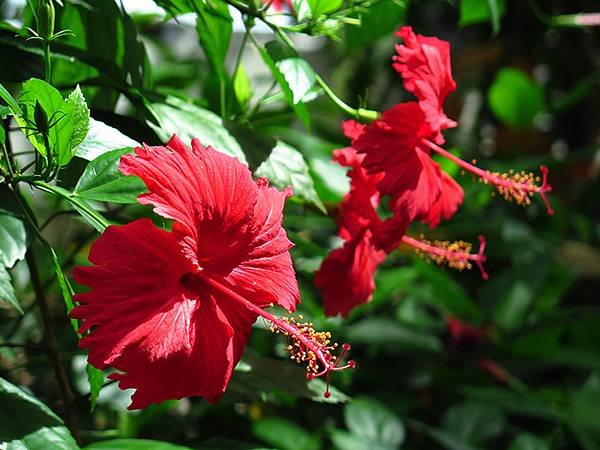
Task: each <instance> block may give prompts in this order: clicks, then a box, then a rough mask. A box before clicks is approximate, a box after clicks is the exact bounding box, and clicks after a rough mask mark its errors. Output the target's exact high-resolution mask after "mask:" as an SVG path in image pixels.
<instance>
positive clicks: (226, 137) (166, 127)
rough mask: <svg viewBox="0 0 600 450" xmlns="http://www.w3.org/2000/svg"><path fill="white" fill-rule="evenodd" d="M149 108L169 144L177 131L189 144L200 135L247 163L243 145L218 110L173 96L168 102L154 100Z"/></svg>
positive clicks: (160, 133)
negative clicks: (214, 110)
mask: <svg viewBox="0 0 600 450" xmlns="http://www.w3.org/2000/svg"><path fill="white" fill-rule="evenodd" d="M147 107H148V109H149V110H150V112H151V113H152V115H153V116H154V117H155V118H156V120H157V121H158V124H159V126H158V127H157V126H155V125H153V124H150V125H151V126H152V128H153V129H154V130H155V131H156V133H157V134H158V135H159V136H160V138H161V139H162V140H163V142H165V143H166V142H167V141H168V140H169V139H170V138H171V136H172V135H173V134H177V135H178V136H179V138H180V139H182V140H183V141H184V142H185V143H186V144H188V145H191V144H190V143H191V140H192V139H193V138H198V139H200V142H201V143H202V145H205V146H208V145H210V146H211V147H213V148H214V149H215V150H218V151H220V152H222V153H225V154H227V155H230V156H235V157H236V158H237V159H239V160H240V161H241V162H243V163H246V162H247V161H246V156H245V155H244V152H243V151H242V149H241V147H240V144H238V142H237V141H236V140H235V138H234V137H233V136H232V135H231V134H230V133H229V131H227V129H226V128H225V127H224V125H223V121H222V120H221V118H220V117H219V116H217V115H216V114H215V113H213V112H211V111H209V110H207V109H204V108H201V107H199V106H196V105H194V104H193V103H186V102H184V101H181V100H179V99H177V98H174V97H169V98H168V100H167V103H151V104H148V105H147Z"/></svg>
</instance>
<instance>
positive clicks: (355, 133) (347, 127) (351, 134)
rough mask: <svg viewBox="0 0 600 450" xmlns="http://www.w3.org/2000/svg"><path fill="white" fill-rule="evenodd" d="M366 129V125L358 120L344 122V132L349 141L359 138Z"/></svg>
mask: <svg viewBox="0 0 600 450" xmlns="http://www.w3.org/2000/svg"><path fill="white" fill-rule="evenodd" d="M365 127H366V125H364V124H362V123H359V122H357V121H356V120H345V121H343V122H342V132H343V133H344V136H346V137H347V138H348V139H356V138H358V137H359V136H360V135H361V134H362V133H363V131H365Z"/></svg>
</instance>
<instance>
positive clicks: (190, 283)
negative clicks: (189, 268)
mask: <svg viewBox="0 0 600 450" xmlns="http://www.w3.org/2000/svg"><path fill="white" fill-rule="evenodd" d="M179 285H180V286H181V287H183V289H184V290H185V291H186V292H187V293H189V294H191V295H198V294H200V293H201V292H202V291H206V283H205V282H204V281H203V280H202V278H201V277H200V275H199V274H198V273H196V272H188V273H186V274H185V275H183V276H182V277H181V278H180V279H179Z"/></svg>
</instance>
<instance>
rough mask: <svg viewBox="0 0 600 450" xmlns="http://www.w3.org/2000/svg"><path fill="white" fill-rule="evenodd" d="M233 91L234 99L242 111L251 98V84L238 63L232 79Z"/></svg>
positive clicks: (242, 67) (241, 65)
mask: <svg viewBox="0 0 600 450" xmlns="http://www.w3.org/2000/svg"><path fill="white" fill-rule="evenodd" d="M233 91H234V92H235V97H236V98H237V101H238V103H239V104H240V107H241V108H242V110H243V111H245V110H246V109H247V108H248V103H249V102H250V99H251V98H252V84H251V82H250V78H249V77H248V74H247V73H246V69H244V65H243V64H241V63H240V65H239V66H238V68H237V71H236V72H235V76H234V78H233Z"/></svg>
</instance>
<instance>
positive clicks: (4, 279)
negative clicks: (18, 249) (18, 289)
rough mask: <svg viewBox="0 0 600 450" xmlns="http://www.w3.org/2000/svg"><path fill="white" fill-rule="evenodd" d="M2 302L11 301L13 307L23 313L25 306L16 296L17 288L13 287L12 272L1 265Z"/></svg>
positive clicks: (0, 297) (0, 289)
mask: <svg viewBox="0 0 600 450" xmlns="http://www.w3.org/2000/svg"><path fill="white" fill-rule="evenodd" d="M0 302H7V303H10V304H11V305H12V306H13V308H15V309H16V310H17V311H19V312H20V313H21V314H23V308H21V305H20V304H19V301H18V300H17V297H15V289H14V288H13V285H12V281H11V279H10V274H9V273H8V270H6V268H5V267H3V266H2V265H0Z"/></svg>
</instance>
